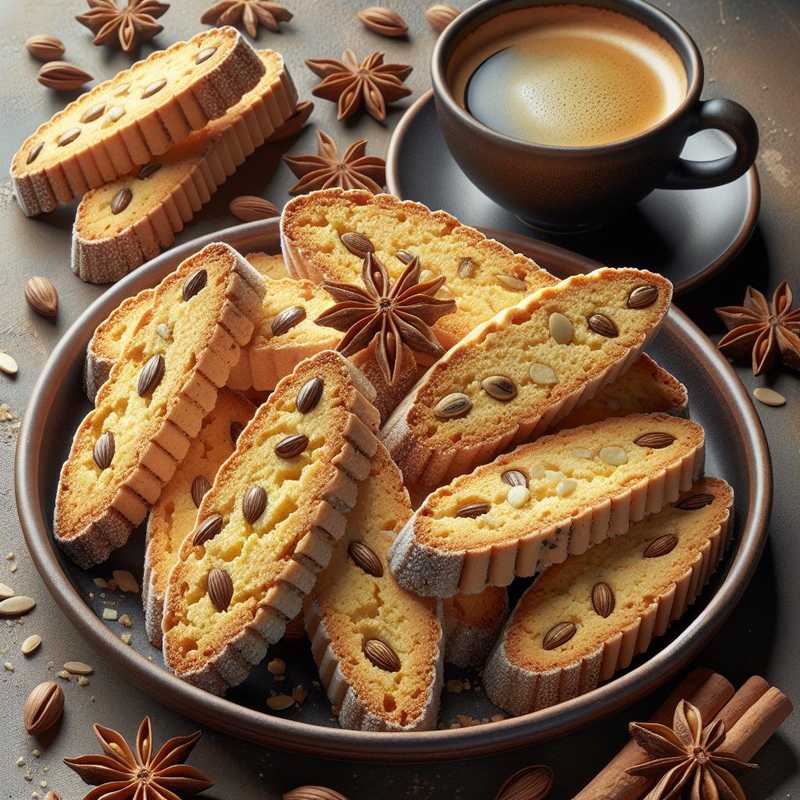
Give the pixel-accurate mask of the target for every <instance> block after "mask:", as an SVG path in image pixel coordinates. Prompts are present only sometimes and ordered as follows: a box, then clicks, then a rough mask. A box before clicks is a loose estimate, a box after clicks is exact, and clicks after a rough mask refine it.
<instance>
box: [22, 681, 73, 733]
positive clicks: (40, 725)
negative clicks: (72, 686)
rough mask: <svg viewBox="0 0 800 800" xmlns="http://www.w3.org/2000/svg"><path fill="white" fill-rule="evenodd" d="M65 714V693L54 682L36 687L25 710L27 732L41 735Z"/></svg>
mask: <svg viewBox="0 0 800 800" xmlns="http://www.w3.org/2000/svg"><path fill="white" fill-rule="evenodd" d="M63 713H64V692H63V690H62V689H61V687H60V686H58V684H55V683H53V681H45V682H44V683H40V684H39V685H38V686H36V687H34V689H33V690H32V691H31V693H30V694H29V695H28V699H27V700H26V701H25V706H24V708H23V718H24V720H25V730H26V731H28V733H33V734H39V733H44V732H45V731H49V730H50V728H52V727H53V726H54V725H55V724H56V723H57V722H58V721H59V720H60V719H61V715H62V714H63Z"/></svg>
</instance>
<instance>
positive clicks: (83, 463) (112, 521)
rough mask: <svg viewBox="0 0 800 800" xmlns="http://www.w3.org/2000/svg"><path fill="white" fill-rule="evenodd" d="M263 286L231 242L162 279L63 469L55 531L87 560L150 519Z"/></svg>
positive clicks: (245, 335)
mask: <svg viewBox="0 0 800 800" xmlns="http://www.w3.org/2000/svg"><path fill="white" fill-rule="evenodd" d="M263 292H264V283H263V281H262V279H261V277H260V276H259V275H258V273H257V272H256V271H255V270H254V269H253V268H252V267H251V266H250V265H249V264H248V263H247V262H246V261H245V260H244V259H243V258H242V257H241V256H240V255H239V254H238V253H236V251H234V250H233V249H231V248H230V247H228V245H225V244H210V245H208V246H207V247H205V248H203V250H201V251H200V252H199V253H196V254H195V255H193V256H191V257H190V258H188V259H186V260H185V261H184V262H183V263H182V264H181V265H180V266H179V267H178V269H177V270H176V271H175V272H173V273H171V274H170V275H168V276H167V277H166V278H165V279H164V280H163V281H162V282H161V283H160V284H159V286H158V288H157V289H156V291H155V294H154V296H153V300H152V303H151V304H150V307H149V308H148V310H147V311H146V312H145V313H144V315H143V316H142V317H141V318H140V320H139V322H138V323H137V325H136V329H135V331H134V333H133V335H132V337H131V338H130V340H129V341H128V343H127V345H126V346H125V349H124V350H123V351H122V354H121V355H120V357H119V358H118V359H117V361H116V363H115V364H114V366H113V368H112V369H111V374H110V375H109V378H108V380H107V381H106V382H105V383H104V384H103V386H102V387H101V389H100V391H99V393H98V394H97V398H96V403H95V408H94V410H93V411H91V412H90V413H89V414H88V415H87V416H86V417H85V418H84V420H83V422H82V423H81V424H80V426H79V428H78V430H77V432H76V434H75V437H74V439H73V442H72V448H71V450H70V454H69V457H68V459H67V461H66V463H65V464H64V466H63V468H62V470H61V479H60V481H59V486H58V493H57V495H56V509H55V517H54V533H55V537H56V540H57V541H58V543H59V544H60V545H61V547H62V548H63V549H64V550H65V551H66V552H67V553H68V554H69V556H70V557H71V558H72V559H73V560H74V561H75V562H76V563H78V564H79V565H80V566H83V567H87V566H91V565H92V564H96V563H98V562H100V561H103V560H105V559H106V558H107V557H108V555H109V554H110V553H111V551H112V550H114V549H116V548H117V547H120V546H122V545H123V544H124V543H125V541H126V540H127V539H128V536H129V534H130V532H131V530H132V529H133V528H135V527H136V526H137V525H139V524H141V523H142V522H143V521H144V518H145V516H146V515H147V512H148V509H149V508H150V506H152V504H153V503H155V501H156V500H158V498H159V495H160V494H161V490H162V488H163V487H164V485H165V484H166V483H167V482H168V481H169V480H170V479H171V478H172V475H173V474H174V472H175V468H176V467H177V465H178V464H179V463H180V462H181V461H182V460H183V458H184V457H185V456H186V453H187V452H188V450H189V443H190V441H191V440H192V439H193V438H194V437H195V436H197V434H198V433H199V431H200V427H201V425H202V421H203V417H205V415H206V414H207V413H208V412H209V411H211V409H212V408H213V407H214V405H215V404H216V401H217V390H218V389H219V388H220V387H222V386H224V385H225V383H226V381H227V379H228V373H229V371H230V368H231V366H232V365H233V364H234V363H235V362H236V360H237V359H238V357H239V350H240V348H241V347H242V346H243V345H245V344H247V342H248V341H249V340H250V336H251V335H252V333H253V327H254V324H253V321H254V319H255V318H256V315H257V314H258V310H259V308H260V306H261V296H262V294H263Z"/></svg>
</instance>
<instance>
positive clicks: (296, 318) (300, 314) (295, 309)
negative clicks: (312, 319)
mask: <svg viewBox="0 0 800 800" xmlns="http://www.w3.org/2000/svg"><path fill="white" fill-rule="evenodd" d="M305 318H306V310H305V309H304V308H303V306H290V307H289V308H284V309H283V311H281V312H280V314H278V315H277V316H275V317H274V318H273V320H272V322H271V323H270V326H269V327H270V330H271V331H272V335H273V336H283V334H284V333H286V332H287V331H290V330H291V329H292V328H294V326H295V325H299V324H300V323H301V322H302V321H303V320H304V319H305Z"/></svg>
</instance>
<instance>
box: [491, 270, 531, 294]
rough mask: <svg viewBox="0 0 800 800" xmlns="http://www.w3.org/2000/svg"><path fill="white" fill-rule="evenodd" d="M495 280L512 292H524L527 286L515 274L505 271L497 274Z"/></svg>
mask: <svg viewBox="0 0 800 800" xmlns="http://www.w3.org/2000/svg"><path fill="white" fill-rule="evenodd" d="M497 282H498V283H499V284H500V285H501V286H503V287H504V288H506V289H508V290H509V291H512V292H524V291H525V290H526V289H527V288H528V284H527V283H525V281H523V280H522V278H517V277H516V276H515V275H506V274H505V273H502V274H500V275H498V276H497Z"/></svg>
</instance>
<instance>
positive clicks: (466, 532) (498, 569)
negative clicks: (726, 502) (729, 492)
mask: <svg viewBox="0 0 800 800" xmlns="http://www.w3.org/2000/svg"><path fill="white" fill-rule="evenodd" d="M704 440H705V437H704V434H703V429H702V428H701V427H700V426H699V425H698V424H697V423H695V422H692V421H691V420H687V419H681V418H680V417H673V416H670V415H668V414H634V415H631V416H627V417H618V418H611V419H606V420H602V421H601V422H595V423H593V424H592V425H584V426H582V427H579V428H571V429H569V430H566V431H561V432H559V433H555V434H551V435H550V436H544V437H542V438H541V439H538V440H537V441H535V442H533V443H531V444H526V445H521V446H520V447H517V448H516V449H515V450H512V451H511V452H510V453H506V454H505V455H502V456H499V457H498V458H496V459H495V460H494V461H493V462H491V463H490V464H487V465H485V466H482V467H478V468H477V469H476V470H475V471H474V472H472V473H471V474H469V475H462V476H460V477H458V478H456V479H455V480H453V481H452V482H451V483H450V484H448V485H446V486H443V487H441V488H440V489H437V490H436V491H435V492H434V493H433V494H431V495H430V496H429V497H428V498H427V499H426V500H425V501H424V502H423V504H422V505H421V506H420V508H419V509H418V510H417V511H416V513H415V514H414V516H413V517H412V518H411V519H410V520H409V521H408V522H407V523H406V525H405V526H404V527H403V530H402V531H401V532H400V534H399V535H398V537H397V539H396V540H395V542H394V544H393V545H392V549H391V551H390V553H389V566H390V568H391V570H392V572H393V573H394V575H395V577H396V578H397V580H398V582H399V583H400V585H401V586H404V587H406V588H407V589H409V590H411V591H414V592H417V593H418V594H421V595H424V596H436V597H450V596H452V595H454V594H457V593H459V592H461V593H466V594H474V593H476V592H480V591H482V590H483V588H484V587H485V586H487V585H492V586H507V585H508V584H509V583H511V581H512V580H513V579H514V576H516V575H518V576H523V577H527V576H531V575H534V574H535V573H536V572H538V571H539V570H540V569H541V568H542V566H543V565H546V564H550V563H558V562H561V561H563V560H564V559H565V558H566V557H567V556H568V555H569V554H579V553H583V552H585V551H586V550H588V549H589V548H590V547H591V546H592V545H594V544H597V543H598V542H601V541H602V540H603V539H605V538H607V537H609V536H616V535H618V534H621V533H625V531H627V530H628V528H629V527H630V524H631V523H632V522H637V521H638V520H640V519H642V518H643V517H644V516H646V515H647V514H655V513H657V512H658V511H660V510H661V509H662V508H663V507H664V505H665V504H667V503H671V502H674V501H675V500H677V499H678V495H679V493H680V492H681V491H685V490H688V489H689V488H691V486H692V483H693V482H694V481H695V480H697V478H698V477H699V476H700V475H701V473H702V469H703V454H704Z"/></svg>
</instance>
